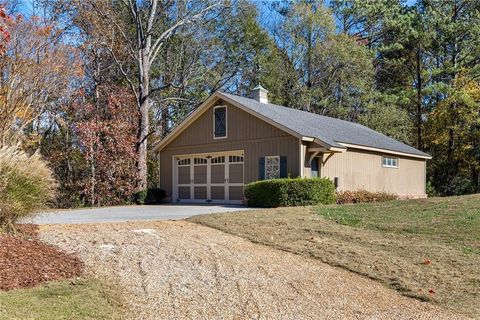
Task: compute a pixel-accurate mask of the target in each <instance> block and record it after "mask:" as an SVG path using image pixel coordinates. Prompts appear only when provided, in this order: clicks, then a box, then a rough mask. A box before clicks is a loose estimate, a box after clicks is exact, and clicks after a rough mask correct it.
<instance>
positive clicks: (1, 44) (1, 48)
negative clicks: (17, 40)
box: [0, 6, 11, 55]
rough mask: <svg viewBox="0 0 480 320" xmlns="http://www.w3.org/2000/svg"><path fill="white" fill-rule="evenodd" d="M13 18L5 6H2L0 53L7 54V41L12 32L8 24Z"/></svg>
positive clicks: (0, 14)
mask: <svg viewBox="0 0 480 320" xmlns="http://www.w3.org/2000/svg"><path fill="white" fill-rule="evenodd" d="M10 22H11V18H10V17H9V16H8V15H7V13H6V12H5V8H4V7H2V6H0V55H3V54H5V51H6V49H7V43H8V42H9V41H10V33H9V32H8V29H9V28H8V24H9V23H10Z"/></svg>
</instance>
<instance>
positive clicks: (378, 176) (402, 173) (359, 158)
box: [320, 148, 426, 197]
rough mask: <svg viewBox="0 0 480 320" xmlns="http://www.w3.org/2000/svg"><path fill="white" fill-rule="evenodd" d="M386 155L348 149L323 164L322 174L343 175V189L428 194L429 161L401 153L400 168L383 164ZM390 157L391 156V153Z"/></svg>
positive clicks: (340, 182) (340, 183) (399, 157)
mask: <svg viewBox="0 0 480 320" xmlns="http://www.w3.org/2000/svg"><path fill="white" fill-rule="evenodd" d="M384 155H385V154H382V153H375V152H370V151H364V150H355V149H350V148H349V149H348V150H347V151H346V152H344V153H338V154H335V155H333V156H332V157H331V158H330V159H329V160H328V161H327V162H326V164H325V165H324V166H322V167H321V169H320V170H321V176H322V177H328V178H330V179H332V180H333V179H334V178H335V177H338V178H339V190H340V191H344V190H351V191H353V190H367V191H385V192H388V193H394V194H398V195H400V196H403V197H424V196H425V166H426V161H425V160H423V159H415V158H408V157H401V156H391V155H390V156H391V157H395V158H398V159H399V165H398V168H387V167H383V166H382V157H383V156H384ZM387 156H388V155H387Z"/></svg>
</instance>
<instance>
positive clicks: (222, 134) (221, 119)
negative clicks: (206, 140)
mask: <svg viewBox="0 0 480 320" xmlns="http://www.w3.org/2000/svg"><path fill="white" fill-rule="evenodd" d="M213 122H214V123H213V126H214V127H213V128H214V131H213V137H214V138H215V139H220V138H226V137H227V107H225V106H221V107H215V108H214V109H213Z"/></svg>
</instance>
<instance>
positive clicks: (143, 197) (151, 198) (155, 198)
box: [133, 188, 166, 204]
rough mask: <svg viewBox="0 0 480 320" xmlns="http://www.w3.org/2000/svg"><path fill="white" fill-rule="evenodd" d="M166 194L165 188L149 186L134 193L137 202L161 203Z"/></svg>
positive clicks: (134, 200) (134, 199)
mask: <svg viewBox="0 0 480 320" xmlns="http://www.w3.org/2000/svg"><path fill="white" fill-rule="evenodd" d="M165 196H166V192H165V190H162V189H159V188H149V189H145V190H142V191H139V192H137V193H135V194H134V195H133V202H135V203H136V204H160V203H162V200H163V199H164V198H165Z"/></svg>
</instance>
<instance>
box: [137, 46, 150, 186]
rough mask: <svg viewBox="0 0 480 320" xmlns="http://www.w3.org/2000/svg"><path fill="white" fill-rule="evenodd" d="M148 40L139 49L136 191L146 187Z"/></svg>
mask: <svg viewBox="0 0 480 320" xmlns="http://www.w3.org/2000/svg"><path fill="white" fill-rule="evenodd" d="M149 52H150V41H149V39H147V41H146V44H145V46H144V47H143V48H142V49H141V50H139V55H140V59H139V60H140V61H139V63H140V79H139V80H140V87H139V93H140V97H139V98H140V101H139V102H140V106H139V133H138V145H137V156H138V160H137V170H138V183H137V191H140V190H143V189H145V188H147V147H148V144H147V141H148V133H149V132H148V130H149V127H150V123H149V122H150V120H149V110H150V98H149V94H150V62H149Z"/></svg>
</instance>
